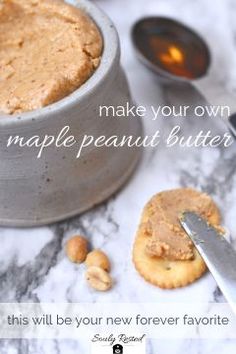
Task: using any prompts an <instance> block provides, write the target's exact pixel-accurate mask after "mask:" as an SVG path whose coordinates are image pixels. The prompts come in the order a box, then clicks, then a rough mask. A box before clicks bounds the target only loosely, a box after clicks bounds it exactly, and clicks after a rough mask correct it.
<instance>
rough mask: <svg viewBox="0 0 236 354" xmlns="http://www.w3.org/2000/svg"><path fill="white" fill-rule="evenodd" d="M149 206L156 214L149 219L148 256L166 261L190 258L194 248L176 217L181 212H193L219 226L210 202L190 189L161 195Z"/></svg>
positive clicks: (214, 209)
mask: <svg viewBox="0 0 236 354" xmlns="http://www.w3.org/2000/svg"><path fill="white" fill-rule="evenodd" d="M151 203H152V204H153V208H154V210H155V212H154V215H153V216H152V217H151V218H150V226H149V228H150V229H151V233H152V237H151V239H150V241H149V242H148V244H147V248H146V249H147V252H148V253H149V254H150V255H151V256H157V257H162V258H166V259H169V260H189V259H192V258H193V256H194V254H193V244H192V242H191V240H190V239H189V237H188V235H187V234H186V233H185V231H184V230H183V228H182V227H181V225H180V223H179V216H180V214H181V213H183V212H184V211H192V212H196V213H198V214H199V215H201V216H202V217H204V218H206V219H207V220H209V222H210V223H212V224H213V225H219V222H220V215H219V213H218V209H217V207H216V205H215V204H214V202H213V200H212V199H211V198H210V197H209V196H208V195H207V194H205V193H200V192H198V191H195V190H193V189H190V188H185V189H176V190H171V191H166V192H163V193H160V194H158V195H157V196H156V197H154V198H153V199H152V201H151Z"/></svg>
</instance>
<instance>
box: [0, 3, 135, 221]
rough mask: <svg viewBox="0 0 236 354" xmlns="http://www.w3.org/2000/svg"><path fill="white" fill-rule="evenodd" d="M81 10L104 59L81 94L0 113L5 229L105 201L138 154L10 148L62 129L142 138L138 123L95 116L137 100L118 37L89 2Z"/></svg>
mask: <svg viewBox="0 0 236 354" xmlns="http://www.w3.org/2000/svg"><path fill="white" fill-rule="evenodd" d="M72 3H74V4H76V5H77V6H79V7H81V8H83V9H84V10H85V11H86V12H87V13H88V14H89V15H90V16H91V17H92V18H93V19H94V21H95V22H96V24H97V25H98V27H99V28H100V31H101V33H102V36H103V40H104V51H103V56H102V61H101V64H100V66H99V68H98V69H97V70H96V72H95V73H94V75H93V76H92V77H91V78H90V79H89V80H88V81H87V82H86V83H85V84H84V85H83V86H82V87H81V88H80V89H78V90H77V91H75V92H74V93H73V94H71V95H70V96H68V97H66V98H64V99H62V100H61V101H59V102H57V103H55V104H52V105H50V106H48V107H44V108H43V109H39V110H36V111H33V112H27V113H23V114H21V115H13V116H7V115H0V224H1V225H5V226H33V225H43V224H47V223H51V222H55V221H59V220H62V219H65V218H68V217H71V216H73V215H76V214H79V213H81V212H83V211H85V210H87V209H89V208H91V207H92V206H94V205H96V204H98V203H100V202H102V201H103V200H104V199H106V198H108V197H109V196H110V195H111V194H112V193H114V192H115V191H116V190H118V189H119V188H120V187H121V186H122V184H123V183H124V182H125V181H126V180H127V179H128V177H129V176H130V175H131V173H132V171H133V170H134V168H135V166H136V164H137V161H138V159H139V156H140V153H141V151H140V149H135V148H127V147H122V148H94V147H93V148H88V149H85V150H84V152H83V154H82V156H81V157H80V159H76V158H75V156H76V154H77V150H78V146H77V145H75V146H73V147H72V148H56V147H55V146H50V147H48V148H47V149H45V150H44V152H43V154H42V157H41V158H40V159H37V153H38V149H37V148H34V147H30V148H29V147H20V148H19V146H17V145H11V146H10V147H7V140H8V138H9V136H11V135H13V136H15V135H19V136H24V137H25V138H30V137H32V136H35V135H39V136H41V137H44V136H45V135H46V134H47V135H54V136H57V135H58V133H59V132H60V130H61V129H62V128H63V127H64V126H69V127H70V135H71V134H72V135H74V136H75V137H76V138H77V139H80V138H81V137H82V136H83V135H84V134H89V135H94V136H95V137H97V136H100V135H106V136H111V135H114V134H115V135H119V136H122V135H134V136H136V135H140V134H141V125H140V122H139V120H138V119H134V118H133V119H130V118H111V117H110V118H107V117H103V118H101V117H98V107H99V105H101V104H102V105H108V106H110V105H113V106H117V105H124V104H125V103H126V102H127V101H129V102H132V100H131V97H130V93H129V88H128V85H127V81H126V78H125V76H124V73H123V71H122V70H121V68H120V63H119V61H120V52H119V40H118V37H117V33H116V30H115V29H114V26H113V24H112V23H111V22H110V20H109V19H108V18H107V16H106V15H104V13H102V12H101V10H99V9H98V8H97V7H96V6H94V5H93V4H91V3H90V2H89V1H87V0H80V1H78V2H76V1H72Z"/></svg>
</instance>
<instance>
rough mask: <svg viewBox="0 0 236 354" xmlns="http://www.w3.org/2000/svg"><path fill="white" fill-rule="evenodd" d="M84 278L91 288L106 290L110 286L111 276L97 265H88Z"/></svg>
mask: <svg viewBox="0 0 236 354" xmlns="http://www.w3.org/2000/svg"><path fill="white" fill-rule="evenodd" d="M86 280H87V282H88V284H89V285H90V286H91V287H92V288H93V289H95V290H98V291H107V290H109V289H111V287H112V278H111V276H110V275H109V274H108V273H107V272H106V271H105V270H104V269H102V268H99V267H95V266H92V267H89V268H88V270H87V272H86Z"/></svg>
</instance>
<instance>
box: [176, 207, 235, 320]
mask: <svg viewBox="0 0 236 354" xmlns="http://www.w3.org/2000/svg"><path fill="white" fill-rule="evenodd" d="M179 220H180V223H181V225H182V227H183V228H184V230H185V231H186V233H187V234H188V235H189V237H190V238H191V240H192V241H193V243H194V245H195V246H196V248H197V250H198V252H199V253H200V255H201V256H202V258H203V259H204V261H205V263H206V265H207V267H208V269H209V270H210V272H211V273H212V275H213V277H214V278H215V280H216V282H217V284H218V286H219V288H220V289H221V291H222V293H223V294H224V296H225V299H226V300H227V301H228V303H229V305H230V306H231V307H232V309H233V311H234V312H235V314H236V252H235V250H234V249H233V248H232V246H231V245H230V243H229V242H228V241H226V239H225V238H224V236H223V235H222V234H220V233H219V232H218V231H217V230H216V229H215V228H214V227H212V226H211V225H209V224H208V222H207V221H206V220H204V219H203V218H201V217H200V216H199V215H197V214H195V213H192V212H185V213H183V214H182V215H181V217H180V218H179Z"/></svg>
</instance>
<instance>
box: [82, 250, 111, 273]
mask: <svg viewBox="0 0 236 354" xmlns="http://www.w3.org/2000/svg"><path fill="white" fill-rule="evenodd" d="M85 264H86V266H87V267H92V266H95V267H99V268H102V269H103V270H105V271H106V272H109V271H110V269H111V265H110V261H109V258H108V257H107V255H106V254H105V253H104V252H103V251H101V250H94V251H92V252H90V253H89V254H88V255H87V258H86V261H85Z"/></svg>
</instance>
